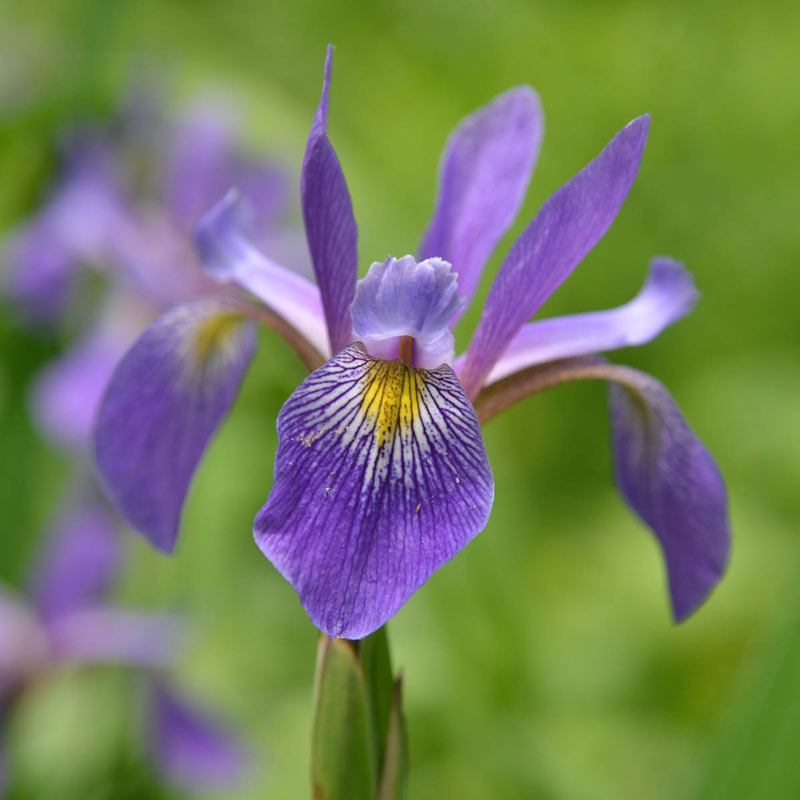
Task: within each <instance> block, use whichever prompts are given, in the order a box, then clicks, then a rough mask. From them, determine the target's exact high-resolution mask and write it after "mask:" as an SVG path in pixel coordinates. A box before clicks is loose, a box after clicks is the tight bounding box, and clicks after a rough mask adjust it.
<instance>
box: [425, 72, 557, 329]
mask: <svg viewBox="0 0 800 800" xmlns="http://www.w3.org/2000/svg"><path fill="white" fill-rule="evenodd" d="M543 130H544V118H543V116H542V109H541V105H540V103H539V97H538V95H537V94H536V92H535V91H534V90H533V89H531V88H530V87H529V86H520V87H517V88H515V89H510V90H508V91H507V92H504V93H503V94H501V95H500V96H499V97H496V98H495V99H494V100H492V101H491V102H490V103H488V104H487V105H485V106H483V107H482V108H479V109H478V110H477V111H475V112H474V113H473V114H470V116H468V117H466V118H465V119H464V120H462V121H461V123H460V124H459V125H458V127H457V128H456V129H455V130H454V131H453V133H452V134H451V135H450V138H449V139H448V140H447V145H446V146H445V151H444V155H443V157H442V162H441V165H440V168H439V196H438V198H437V201H436V211H435V213H434V216H433V219H432V220H431V222H430V225H429V226H428V230H427V231H426V232H425V236H424V237H423V240H422V243H421V245H420V258H421V259H424V258H433V257H437V256H438V257H439V258H443V259H444V260H445V261H449V262H450V263H451V264H452V265H453V267H454V268H455V270H456V272H457V273H458V285H459V289H460V292H461V294H462V296H463V297H464V298H466V299H467V300H470V299H471V298H472V295H473V294H474V293H475V288H476V287H477V285H478V281H479V280H480V277H481V273H482V272H483V267H484V265H485V263H486V259H487V258H488V257H489V256H490V255H491V252H492V250H494V248H495V245H496V244H497V242H498V241H499V240H500V237H501V236H502V235H503V234H504V233H505V232H506V230H508V227H509V226H510V225H511V223H512V222H513V221H514V218H515V217H516V215H517V212H518V211H519V207H520V205H521V203H522V200H523V198H524V197H525V191H526V190H527V188H528V183H529V181H530V177H531V173H532V172H533V166H534V164H535V163H536V158H537V156H538V154H539V147H540V146H541V143H542V133H543ZM462 313H463V312H462ZM458 316H460V314H459V315H458Z"/></svg>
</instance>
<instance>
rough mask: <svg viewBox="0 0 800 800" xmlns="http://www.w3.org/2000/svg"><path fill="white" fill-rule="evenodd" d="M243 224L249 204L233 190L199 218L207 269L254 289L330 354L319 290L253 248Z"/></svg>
mask: <svg viewBox="0 0 800 800" xmlns="http://www.w3.org/2000/svg"><path fill="white" fill-rule="evenodd" d="M247 225H248V210H247V205H246V204H245V203H244V202H243V200H242V198H241V196H240V195H239V194H238V192H234V191H232V192H228V194H227V195H226V196H225V197H224V198H223V200H221V201H220V202H219V203H218V204H217V205H216V206H214V208H212V209H211V210H210V211H209V212H208V213H207V214H206V215H205V216H204V217H203V218H202V219H201V220H200V222H199V223H198V224H197V227H196V228H195V234H194V240H195V245H196V247H197V251H198V253H199V255H200V258H201V259H202V261H203V264H204V266H205V268H206V270H207V271H208V272H209V273H210V274H211V275H212V276H213V277H214V278H216V279H217V280H218V281H234V282H235V283H237V284H238V285H239V286H241V287H242V288H243V289H246V290H247V291H249V292H252V294H254V295H255V296H256V297H258V298H259V299H260V300H262V301H263V302H264V303H266V304H267V305H268V306H269V307H270V308H272V309H274V310H275V311H276V312H277V313H278V314H280V315H281V316H282V317H283V318H284V319H285V320H286V321H287V322H288V323H289V324H290V325H292V326H293V327H294V328H295V329H296V330H297V331H298V332H299V333H300V334H302V335H303V336H304V337H305V338H306V339H308V341H309V342H311V344H312V345H313V346H314V347H315V348H316V349H317V350H318V351H319V352H320V353H322V354H323V355H324V356H329V355H330V347H329V344H328V332H327V328H326V327H325V315H324V313H323V311H322V300H321V298H320V293H319V289H317V287H316V286H314V284H313V283H311V281H309V280H308V279H306V278H304V277H302V276H301V275H298V274H297V273H295V272H292V271H291V270H288V269H286V268H285V267H282V266H280V265H279V264H276V263H274V262H273V261H270V260H269V259H268V258H267V257H266V256H264V255H263V254H262V253H261V252H260V251H259V250H257V249H256V248H255V247H254V246H253V245H252V244H251V242H250V241H249V240H248V238H247V235H246V233H245V231H246V229H247Z"/></svg>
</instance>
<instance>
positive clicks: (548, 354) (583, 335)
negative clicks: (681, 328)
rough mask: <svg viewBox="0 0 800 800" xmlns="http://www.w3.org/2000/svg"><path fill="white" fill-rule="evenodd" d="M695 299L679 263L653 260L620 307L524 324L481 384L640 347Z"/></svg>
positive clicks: (689, 278) (690, 281) (688, 275)
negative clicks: (551, 364)
mask: <svg viewBox="0 0 800 800" xmlns="http://www.w3.org/2000/svg"><path fill="white" fill-rule="evenodd" d="M697 297H698V293H697V290H696V289H695V286H694V280H693V278H692V275H691V273H690V272H688V271H687V270H686V269H685V267H684V266H683V264H681V263H680V262H679V261H673V260H672V259H671V258H654V259H653V260H652V261H651V262H650V271H649V273H648V275H647V280H646V281H645V284H644V286H642V288H641V289H640V290H639V293H638V294H637V295H636V297H634V298H633V300H631V301H630V302H628V303H626V304H625V305H623V306H619V307H618V308H613V309H611V310H609V311H594V312H590V313H588V314H571V315H570V316H566V317H553V318H552V319H543V320H540V321H538V322H531V323H529V324H527V325H525V327H523V328H522V329H521V330H520V331H519V332H518V333H517V335H516V336H515V337H514V338H513V339H512V340H511V342H510V343H509V345H508V347H507V348H506V349H505V351H504V352H503V355H502V356H501V357H500V359H499V360H498V361H497V363H496V364H495V365H494V368H493V369H492V371H491V372H490V373H489V377H488V378H487V380H486V383H487V384H491V383H494V382H495V381H499V380H501V379H502V378H505V377H506V376H508V375H511V374H512V373H514V372H518V371H519V370H521V369H525V368H526V367H532V366H534V365H535V364H543V363H544V362H546V361H555V360H556V359H560V358H572V357H574V356H585V355H589V354H591V353H599V352H603V351H605V350H614V349H616V348H618V347H629V346H631V345H641V344H645V343H646V342H649V341H651V340H652V339H655V337H656V336H658V335H659V334H660V333H661V332H662V331H663V330H664V329H665V328H666V327H668V326H669V325H671V324H672V323H673V322H676V321H677V320H679V319H681V317H684V316H686V314H688V313H689V312H690V311H691V310H692V309H693V308H694V305H695V303H696V302H697Z"/></svg>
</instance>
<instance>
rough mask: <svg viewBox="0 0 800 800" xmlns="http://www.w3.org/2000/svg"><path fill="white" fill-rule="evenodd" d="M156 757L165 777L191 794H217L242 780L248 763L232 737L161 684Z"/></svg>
mask: <svg viewBox="0 0 800 800" xmlns="http://www.w3.org/2000/svg"><path fill="white" fill-rule="evenodd" d="M153 695H154V697H153V705H154V707H153V720H152V727H153V730H152V733H151V735H149V736H148V737H147V739H148V743H149V744H150V747H151V752H152V758H153V760H154V762H155V764H156V767H157V768H158V770H159V772H161V773H162V775H163V776H164V778H165V779H166V780H167V781H169V782H170V783H171V784H172V785H173V786H174V787H175V788H177V789H179V790H180V791H181V792H185V793H187V794H191V795H197V794H205V793H216V792H219V791H220V790H221V789H224V788H230V787H231V786H232V785H233V784H236V783H238V782H239V781H241V779H242V778H243V777H244V773H245V771H246V768H247V758H246V756H245V754H244V752H243V750H242V748H241V746H240V744H239V743H238V742H237V741H236V739H235V738H234V736H233V734H232V732H230V731H228V730H226V728H225V727H224V726H223V725H222V724H220V722H218V721H217V720H215V719H212V718H211V717H210V716H209V715H208V713H207V712H206V711H201V710H200V709H197V708H193V707H192V706H190V705H189V704H188V703H186V701H184V700H181V699H179V698H178V697H177V696H176V695H175V694H174V692H173V691H171V690H170V689H168V688H167V687H166V686H164V685H163V684H160V683H157V684H155V685H154V687H153Z"/></svg>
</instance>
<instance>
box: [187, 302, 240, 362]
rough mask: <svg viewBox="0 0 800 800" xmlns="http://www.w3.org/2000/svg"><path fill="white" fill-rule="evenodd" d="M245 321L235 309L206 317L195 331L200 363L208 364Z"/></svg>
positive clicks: (195, 345) (196, 356)
mask: <svg viewBox="0 0 800 800" xmlns="http://www.w3.org/2000/svg"><path fill="white" fill-rule="evenodd" d="M243 322H245V319H244V317H242V315H241V314H239V313H237V312H235V311H223V312H220V313H219V314H214V315H213V316H210V317H207V318H206V319H204V320H203V321H202V322H201V323H200V324H199V325H198V326H197V329H196V330H195V333H194V356H195V358H196V359H197V362H198V364H206V363H207V362H208V361H209V359H211V358H212V357H213V356H214V355H216V354H217V353H218V352H220V351H221V350H224V349H225V348H226V346H227V345H229V344H230V343H231V341H232V339H233V337H234V336H235V335H236V332H237V331H238V330H239V327H240V326H241V325H242V323H243Z"/></svg>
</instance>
